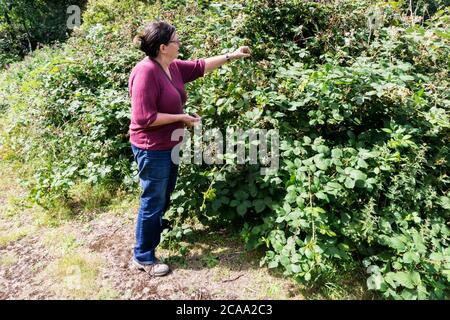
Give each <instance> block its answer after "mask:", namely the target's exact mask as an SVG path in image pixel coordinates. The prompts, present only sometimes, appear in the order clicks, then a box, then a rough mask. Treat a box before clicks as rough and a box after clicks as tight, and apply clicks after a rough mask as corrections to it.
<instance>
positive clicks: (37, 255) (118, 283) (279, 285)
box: [0, 162, 367, 299]
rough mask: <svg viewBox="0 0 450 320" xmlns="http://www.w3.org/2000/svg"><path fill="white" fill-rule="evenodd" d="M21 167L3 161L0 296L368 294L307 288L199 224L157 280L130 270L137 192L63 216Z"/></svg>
mask: <svg viewBox="0 0 450 320" xmlns="http://www.w3.org/2000/svg"><path fill="white" fill-rule="evenodd" d="M16 171H17V170H14V169H13V168H11V167H10V166H9V165H8V164H6V163H5V162H3V163H2V164H0V182H1V183H0V299H304V298H308V299H311V298H313V299H322V298H344V299H345V298H357V299H360V298H367V296H366V292H365V289H364V285H363V284H361V283H359V282H354V283H350V284H347V285H345V284H344V285H343V286H336V285H332V284H327V285H328V286H329V287H327V288H324V289H325V291H323V290H319V291H317V290H316V289H314V290H311V289H306V288H305V287H302V286H301V285H299V284H298V283H296V282H295V281H294V280H293V279H289V278H285V277H283V276H282V274H281V272H279V271H276V270H275V271H273V270H269V269H267V268H265V267H263V268H261V267H260V266H259V261H260V259H261V257H262V254H263V253H262V252H247V251H245V249H244V245H243V243H242V241H241V240H240V238H239V236H238V235H236V234H233V233H231V232H230V231H229V230H226V229H222V230H216V231H208V229H206V228H204V227H202V226H201V225H194V226H193V232H192V234H190V235H189V236H187V237H186V238H185V239H183V242H181V244H182V245H183V246H184V247H185V252H184V254H183V255H181V254H180V252H179V246H177V247H176V246H174V245H172V242H171V241H169V239H166V240H165V241H164V245H163V248H162V249H161V250H159V255H160V256H161V257H162V258H165V259H166V260H167V261H168V263H169V264H170V266H171V269H172V271H171V273H170V274H169V275H167V276H165V277H153V278H152V277H150V276H148V275H147V274H145V273H144V272H140V271H136V270H133V269H130V268H129V261H130V258H131V253H132V248H133V241H134V223H135V217H136V212H137V205H138V203H137V195H136V196H135V197H134V196H130V197H128V198H123V199H120V201H117V202H116V203H113V204H112V205H109V206H108V207H107V209H103V210H92V212H90V213H89V214H82V215H79V216H75V217H71V218H67V217H65V218H59V219H58V217H55V216H52V217H49V216H48V213H47V212H46V211H45V210H43V209H42V208H40V207H39V206H37V205H32V204H30V201H28V200H26V192H25V190H24V189H23V188H22V187H21V186H20V184H19V180H18V179H17V176H16V175H15V172H16ZM348 288H351V289H348ZM319 292H320V293H319ZM322 292H327V294H326V295H323V293H322ZM305 295H307V296H306V297H305Z"/></svg>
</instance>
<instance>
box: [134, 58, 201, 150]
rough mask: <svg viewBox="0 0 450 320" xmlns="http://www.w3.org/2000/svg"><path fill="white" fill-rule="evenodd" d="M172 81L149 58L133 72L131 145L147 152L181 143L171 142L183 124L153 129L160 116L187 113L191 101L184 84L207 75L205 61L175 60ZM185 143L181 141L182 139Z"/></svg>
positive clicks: (137, 65)
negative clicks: (188, 99)
mask: <svg viewBox="0 0 450 320" xmlns="http://www.w3.org/2000/svg"><path fill="white" fill-rule="evenodd" d="M169 70H170V74H171V77H172V80H170V79H169V77H168V75H167V74H166V73H165V72H164V70H163V69H162V67H161V66H160V65H159V64H158V63H157V62H156V61H154V60H152V59H150V58H149V57H146V58H144V59H142V60H141V61H140V62H139V63H138V64H136V66H135V67H134V68H133V70H132V72H131V75H130V78H129V82H128V88H129V92H130V96H131V124H130V131H129V132H130V142H131V143H132V144H133V145H135V146H136V147H138V148H141V149H146V150H169V149H171V148H173V147H174V146H175V145H176V144H177V143H179V141H171V136H172V132H173V131H174V130H175V129H178V128H183V126H184V125H183V123H182V122H174V123H170V124H165V125H160V126H153V127H150V126H149V125H150V124H151V123H152V122H153V121H155V119H156V113H157V112H162V113H170V114H180V113H183V106H184V104H185V102H186V100H187V94H186V91H185V90H184V84H185V83H187V82H190V81H193V80H195V79H197V78H199V77H201V76H203V75H204V73H205V60H204V59H196V60H192V61H184V60H178V59H176V60H174V61H173V62H172V63H171V64H170V66H169ZM180 141H181V139H180Z"/></svg>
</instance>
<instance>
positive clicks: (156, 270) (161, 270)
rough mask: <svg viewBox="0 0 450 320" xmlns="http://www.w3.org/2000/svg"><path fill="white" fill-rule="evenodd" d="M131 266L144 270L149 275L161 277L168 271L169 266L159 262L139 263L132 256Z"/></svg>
mask: <svg viewBox="0 0 450 320" xmlns="http://www.w3.org/2000/svg"><path fill="white" fill-rule="evenodd" d="M131 266H132V267H133V268H135V269H138V270H141V271H145V272H146V273H148V274H149V275H150V276H155V277H162V276H165V275H166V274H168V273H169V271H170V268H169V266H168V265H167V264H165V263H161V262H159V260H157V262H155V263H153V264H141V263H139V262H138V261H136V260H135V259H134V258H132V259H131Z"/></svg>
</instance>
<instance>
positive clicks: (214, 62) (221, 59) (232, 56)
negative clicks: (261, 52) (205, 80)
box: [205, 46, 251, 73]
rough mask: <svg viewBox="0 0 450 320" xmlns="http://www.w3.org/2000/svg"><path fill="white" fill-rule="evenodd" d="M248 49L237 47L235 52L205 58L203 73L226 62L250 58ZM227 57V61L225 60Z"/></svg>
mask: <svg viewBox="0 0 450 320" xmlns="http://www.w3.org/2000/svg"><path fill="white" fill-rule="evenodd" d="M250 53H251V51H250V48H249V47H247V46H243V47H239V49H237V50H236V51H234V52H232V53H228V54H222V55H220V56H214V57H209V58H205V73H206V72H209V71H212V70H214V69H216V68H218V67H220V66H221V65H223V64H224V63H226V62H227V61H231V60H236V59H239V58H244V57H249V56H250ZM227 56H228V59H227Z"/></svg>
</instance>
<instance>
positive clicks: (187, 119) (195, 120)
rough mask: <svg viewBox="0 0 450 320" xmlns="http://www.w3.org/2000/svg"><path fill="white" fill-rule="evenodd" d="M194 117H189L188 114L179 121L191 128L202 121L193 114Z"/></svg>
mask: <svg viewBox="0 0 450 320" xmlns="http://www.w3.org/2000/svg"><path fill="white" fill-rule="evenodd" d="M194 115H195V117H193V116H190V115H188V114H183V115H182V118H181V121H182V122H183V123H184V124H185V125H187V126H188V127H192V126H194V125H196V124H197V123H199V122H200V120H201V119H202V118H201V117H200V116H199V115H198V114H196V113H194Z"/></svg>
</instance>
